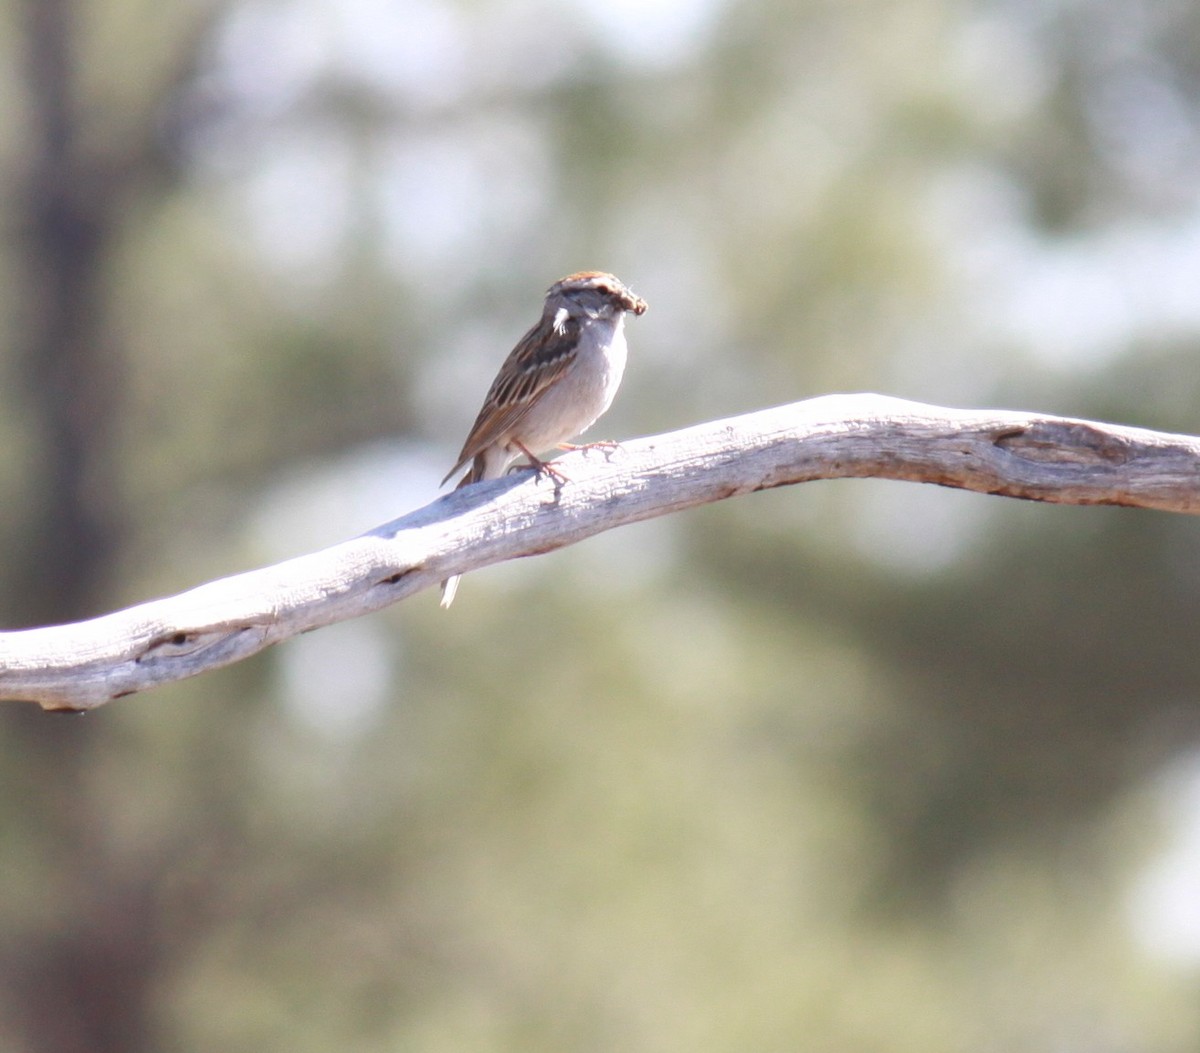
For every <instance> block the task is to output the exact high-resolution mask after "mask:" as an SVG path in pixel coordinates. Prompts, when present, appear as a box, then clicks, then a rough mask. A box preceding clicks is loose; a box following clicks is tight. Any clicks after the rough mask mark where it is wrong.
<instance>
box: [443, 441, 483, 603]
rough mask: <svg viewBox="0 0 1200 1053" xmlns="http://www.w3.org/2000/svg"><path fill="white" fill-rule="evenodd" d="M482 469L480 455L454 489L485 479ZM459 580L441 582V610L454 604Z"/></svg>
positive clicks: (454, 578) (454, 575) (457, 577)
mask: <svg viewBox="0 0 1200 1053" xmlns="http://www.w3.org/2000/svg"><path fill="white" fill-rule="evenodd" d="M484 468H485V465H484V458H483V455H482V454H480V455H479V456H478V457H476V458H475V460H474V461H473V462H472V464H471V467H470V468H469V469H468V470H467V472H466V474H464V475H463V477H462V478H461V479H459V481H458V485H457V486H456V487H455V488H454V489H455V490H461V489H462V488H463V487H464V486H470V485H471V483H477V482H479V481H480V480H481V479H483V478H485V474H484ZM457 470H458V469H457V468H456V469H455V471H457ZM453 474H454V472H451V473H450V475H453ZM450 475H448V476H446V479H449V478H450ZM446 479H443V480H442V482H443V483H444V482H445V481H446ZM461 580H462V575H461V574H452V575H451V576H450V577H448V578H447V579H446V580H445V581H443V582H442V599H441V603H440V606H441V607H442V608H443V609H445V608H447V607H449V606H450V604H452V603H453V602H454V594H455V593H456V592H458V583H459V582H460V581H461Z"/></svg>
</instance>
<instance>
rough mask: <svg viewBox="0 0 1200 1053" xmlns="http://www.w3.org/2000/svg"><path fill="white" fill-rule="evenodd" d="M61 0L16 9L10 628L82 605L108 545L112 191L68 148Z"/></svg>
mask: <svg viewBox="0 0 1200 1053" xmlns="http://www.w3.org/2000/svg"><path fill="white" fill-rule="evenodd" d="M75 7H76V4H75V0H25V3H24V5H23V14H24V22H25V25H24V29H25V40H24V43H25V71H24V72H25V79H26V84H27V85H28V91H27V95H26V97H27V99H28V115H29V124H28V142H27V149H26V152H25V158H26V171H25V172H24V173H22V174H21V178H20V183H19V187H20V189H19V191H18V193H17V195H16V211H17V216H18V228H19V230H20V233H21V235H22V237H21V241H20V242H19V247H18V255H17V262H18V266H19V267H20V268H21V273H19V274H18V275H17V282H18V287H19V289H20V293H21V304H22V313H23V317H22V319H21V321H22V323H23V324H22V325H21V327H20V331H19V334H20V335H19V337H18V339H19V341H20V344H19V347H17V348H16V349H15V350H16V352H17V354H18V356H19V365H20V367H21V375H22V376H23V380H24V388H25V390H24V392H23V395H24V398H25V399H26V400H27V407H28V412H29V416H30V418H31V420H32V422H33V426H34V428H35V429H36V435H35V436H34V442H33V443H32V444H31V445H32V447H33V449H34V451H35V452H34V457H35V463H34V466H33V475H34V478H35V479H36V481H37V489H36V492H35V500H36V501H37V505H36V507H35V510H34V512H35V514H34V515H32V516H30V519H31V520H32V521H34V522H36V524H37V529H35V530H32V531H31V532H30V534H29V539H28V549H27V551H26V552H25V554H24V559H22V560H21V561H20V562H19V568H18V569H17V571H16V574H17V580H16V581H15V582H14V595H15V596H16V597H18V599H17V603H18V604H19V605H20V609H19V611H18V612H17V616H18V617H19V618H20V620H21V621H22V622H24V623H37V622H45V621H52V620H56V619H57V620H62V619H67V618H72V617H75V616H78V615H81V614H85V613H87V612H88V610H89V609H91V608H92V607H94V605H95V604H96V602H97V597H98V594H99V592H100V591H101V589H102V587H103V581H104V578H105V574H106V568H107V567H108V566H109V565H110V564H111V559H112V556H113V552H114V548H115V545H116V541H117V535H118V533H119V525H118V523H117V521H116V507H117V500H116V497H115V494H114V493H113V487H114V485H115V480H114V478H113V472H112V470H111V467H112V465H111V460H112V456H111V455H112V435H113V426H114V424H115V421H116V418H117V415H118V412H119V407H118V397H119V390H120V385H119V372H120V370H119V353H118V352H117V351H116V349H114V348H112V347H111V346H110V345H109V343H108V341H107V340H106V339H105V337H104V335H103V328H104V327H103V321H102V314H103V310H102V305H101V290H100V279H101V273H102V265H103V260H104V257H105V255H106V253H107V251H108V249H109V247H110V246H111V244H112V240H113V227H114V224H115V222H116V215H115V213H116V208H115V205H116V201H115V197H116V194H117V189H116V187H115V186H113V184H112V181H111V180H106V179H105V177H104V174H103V172H102V171H101V169H100V161H99V159H98V158H96V157H95V156H88V153H87V151H86V148H85V147H84V146H83V143H82V138H83V137H82V135H81V128H80V123H79V122H80V116H81V113H80V109H81V108H80V106H79V105H78V99H77V97H76V93H75V91H74V83H75V75H76V71H75V69H74V68H73V51H74V44H75V39H74V29H75V26H76V23H77V17H76V15H77V12H76V10H75Z"/></svg>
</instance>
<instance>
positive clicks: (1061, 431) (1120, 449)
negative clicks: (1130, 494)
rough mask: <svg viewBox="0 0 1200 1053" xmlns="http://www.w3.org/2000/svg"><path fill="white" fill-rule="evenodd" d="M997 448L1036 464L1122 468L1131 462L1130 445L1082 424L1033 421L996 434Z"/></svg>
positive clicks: (1080, 422)
mask: <svg viewBox="0 0 1200 1053" xmlns="http://www.w3.org/2000/svg"><path fill="white" fill-rule="evenodd" d="M994 442H995V444H996V446H997V447H998V448H999V449H1001V450H1004V451H1005V452H1006V453H1011V454H1012V455H1013V456H1014V457H1020V458H1022V459H1024V460H1026V461H1035V462H1037V463H1039V464H1073V465H1084V466H1086V465H1093V464H1095V465H1122V464H1125V463H1127V462H1128V461H1129V459H1130V448H1129V443H1128V442H1127V441H1126V440H1125V439H1124V438H1123V437H1121V436H1117V435H1113V434H1112V433H1111V432H1105V431H1102V430H1100V429H1099V428H1097V427H1095V426H1093V425H1091V424H1085V423H1084V422H1082V421H1067V420H1062V421H1035V422H1033V423H1032V424H1027V425H1019V426H1016V427H1012V428H1006V429H1004V430H1003V431H1000V432H997V433H996V436H995V439H994Z"/></svg>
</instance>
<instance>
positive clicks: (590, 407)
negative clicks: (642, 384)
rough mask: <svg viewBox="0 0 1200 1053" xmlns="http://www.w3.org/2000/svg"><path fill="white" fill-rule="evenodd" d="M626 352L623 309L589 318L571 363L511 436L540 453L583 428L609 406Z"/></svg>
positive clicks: (566, 439)
mask: <svg viewBox="0 0 1200 1053" xmlns="http://www.w3.org/2000/svg"><path fill="white" fill-rule="evenodd" d="M627 354H628V348H627V345H626V343H625V316H624V314H618V315H617V317H616V318H615V319H613V318H594V319H589V320H588V321H587V322H585V324H584V326H583V331H582V332H581V333H580V339H579V353H578V355H577V357H576V359H575V361H574V363H573V364H572V365H571V367H570V369H569V370H568V371H567V372H566V373H564V374H563V376H562V377H561V378H560V380H559V381H558V382H557V383H556V384H554V385H553V386H552V387H551V388H550V390H548V391H547V392H546V393H545V394H544V395H543V396H542V397H541V399H539V400H538V404H537V406H536V407H534V409H533V411H532V412H531V413H530V414H529V417H528V418H527V420H526V421H525V422H524V423H523V425H522V427H521V428H520V430H519V432H518V434H517V435H516V436H515V438H517V439H518V440H519V441H520V442H521V443H522V444H523V445H525V446H526V447H528V448H529V449H530V450H531V451H533V452H535V453H541V452H544V451H545V450H548V449H550V448H551V447H553V446H557V445H558V444H559V443H560V442H567V441H568V440H569V439H573V438H575V436H577V435H580V434H582V433H583V432H585V431H586V430H587V429H588V428H590V427H591V426H592V425H593V424H594V423H595V422H596V420H597V419H598V418H599V417H600V416H601V414H603V413H604V412H605V410H607V409H608V407H609V406H611V405H612V400H613V398H614V397H615V396H616V394H617V388H619V387H620V386H621V377H622V376H623V375H624V373H625V358H626V355H627Z"/></svg>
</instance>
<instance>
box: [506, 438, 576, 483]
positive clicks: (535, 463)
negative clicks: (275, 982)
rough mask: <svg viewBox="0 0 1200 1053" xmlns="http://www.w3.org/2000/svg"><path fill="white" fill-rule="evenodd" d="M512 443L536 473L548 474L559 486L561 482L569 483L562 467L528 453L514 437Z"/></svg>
mask: <svg viewBox="0 0 1200 1053" xmlns="http://www.w3.org/2000/svg"><path fill="white" fill-rule="evenodd" d="M512 444H513V445H514V446H515V447H516V448H517V449H518V450H520V451H521V452H522V453H523V454H525V456H526V457H528V458H529V463H530V465H531V466H532V467H533V470H534V471H536V472H537V473H538V475H543V474H544V475H548V476H550V478H551V479H554V480H555V481H556V483H557V485H559V486H561V485H562V484H563V483H569V482H570V481H571V480H570V479H569V478H567V476H566V475H564V474H563V472H562V469H560V468H556V467H555V466H554V463H553V462H552V461H543V460H542V459H541V458H540V457H538V456H536V455H534V454H532V453H530V452H529V450H528V449H527V448H526V447H525V446H524V444H522V443H519V442H517V441H516V439H513V440H512Z"/></svg>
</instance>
